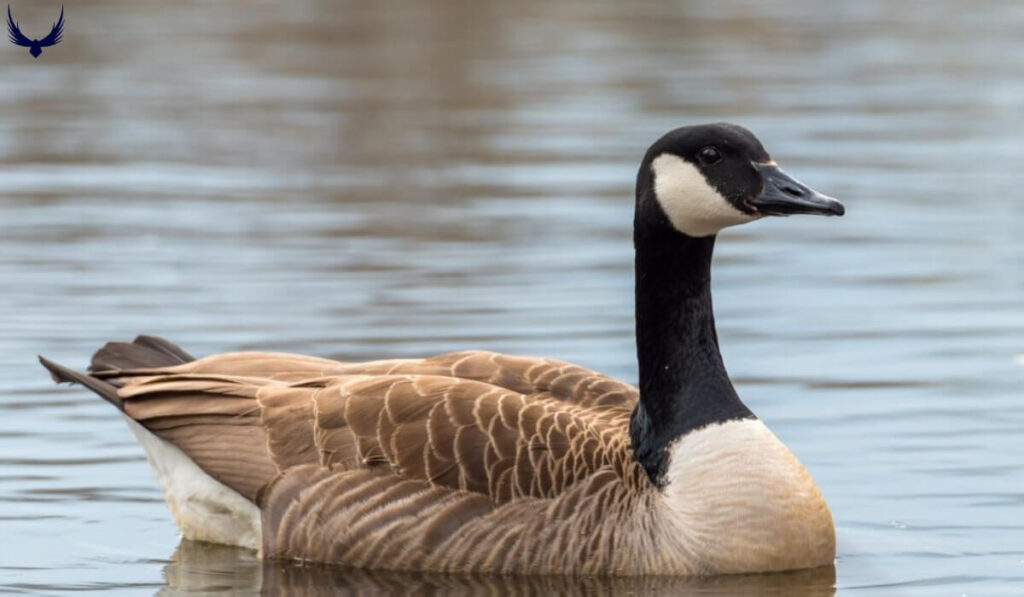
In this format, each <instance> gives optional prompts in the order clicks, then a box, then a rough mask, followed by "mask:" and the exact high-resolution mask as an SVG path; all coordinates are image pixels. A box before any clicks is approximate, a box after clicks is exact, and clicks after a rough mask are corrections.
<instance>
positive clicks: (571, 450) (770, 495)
mask: <svg viewBox="0 0 1024 597" xmlns="http://www.w3.org/2000/svg"><path fill="white" fill-rule="evenodd" d="M843 212H844V209H843V206H842V204H840V203H839V202H838V201H836V200H835V199H832V198H830V197H826V196H824V195H821V194H819V193H817V192H815V191H813V190H811V189H810V188H808V187H807V186H805V185H803V184H802V183H800V182H798V181H797V180H795V179H794V178H792V177H791V176H789V175H788V174H786V173H785V172H784V171H783V170H781V169H780V168H779V167H778V166H777V165H776V164H775V162H773V161H772V159H771V158H770V157H769V156H768V153H767V152H766V151H765V150H764V148H763V147H762V146H761V143H760V142H759V141H758V139H757V138H756V137H755V136H754V135H753V134H752V133H750V132H749V131H747V130H746V129H744V128H741V127H739V126H736V125H731V124H709V125H701V126H691V127H684V128H679V129H676V130H673V131H671V132H669V133H668V134H666V135H665V136H663V137H662V138H661V139H659V140H658V141H656V142H655V143H654V144H653V145H652V146H651V147H650V148H649V149H648V150H647V153H646V155H645V156H644V159H643V162H642V163H641V165H640V171H639V174H638V176H637V185H636V212H635V221H634V244H635V248H636V336H637V355H638V360H639V388H637V387H634V386H632V385H629V384H626V383H623V382H621V381H617V380H614V379H611V378H608V377H605V376H603V375H601V374H599V373H596V372H594V371H590V370H587V369H585V368H583V367H579V366H576V365H572V364H570V363H565V362H561V361H554V360H549V359H543V358H530V357H518V356H507V355H503V354H495V353H490V352H483V351H475V350H474V351H467V352H458V353H452V354H445V355H441V356H435V357H431V358H426V359H395V360H383V361H370V362H363V363H343V362H339V361H333V360H328V359H322V358H316V357H308V356H297V355H290V354H279V353H256V352H239V353H228V354H221V355H213V356H208V357H205V358H202V359H195V358H193V357H192V356H190V355H189V354H188V353H186V352H184V351H183V350H182V349H180V348H178V347H177V346H175V345H174V344H171V343H169V342H167V341H165V340H161V339H159V338H153V337H148V336H140V337H139V338H136V339H135V341H134V342H132V343H110V344H107V345H106V346H104V347H103V348H101V349H100V350H99V351H98V352H97V353H96V354H95V355H94V356H93V358H92V363H91V366H90V368H89V370H90V373H88V374H85V373H79V372H76V371H73V370H70V369H67V368H65V367H62V366H60V365H57V364H55V363H52V362H50V361H47V360H46V359H41V361H42V363H43V365H44V366H46V368H47V369H49V370H50V372H51V373H52V375H53V377H54V379H55V380H56V381H58V382H60V381H69V382H77V383H80V384H82V385H85V386H86V387H88V388H89V389H91V390H92V391H94V392H96V393H97V394H99V395H100V396H102V397H103V398H104V399H106V400H107V401H108V402H110V403H111V404H113V405H114V406H116V407H117V408H118V409H120V410H121V411H122V413H123V414H124V415H125V418H126V420H127V422H128V425H129V427H130V428H131V429H132V431H133V432H134V433H135V435H136V437H137V438H138V440H139V441H140V443H141V444H142V445H143V447H144V448H145V450H146V454H147V456H148V458H149V461H150V464H151V465H152V466H153V468H154V469H155V471H156V475H157V478H158V480H159V482H160V486H161V489H162V491H163V494H164V497H165V499H166V501H167V505H168V507H169V509H170V511H171V514H172V516H173V517H174V519H175V522H176V523H177V524H178V526H179V528H180V529H181V532H182V535H183V536H184V537H186V538H188V539H195V540H202V541H210V542H216V543H226V544H232V545H238V546H243V547H248V548H251V549H257V550H259V551H260V555H261V556H262V557H265V558H286V559H287V558H294V559H302V560H312V561H319V562H330V563H340V564H346V565H351V566H359V567H367V568H389V569H402V570H421V571H448V572H500V573H516V574H551V573H561V574H616V575H637V574H669V575H709V574H724V573H742V572H764V571H775V570H790V569H799V568H811V567H816V566H823V565H828V564H830V563H831V562H832V560H833V558H834V554H835V535H834V528H833V525H832V517H831V514H830V513H829V510H828V507H827V505H826V504H825V501H824V499H823V498H822V496H821V493H820V492H819V491H818V488H817V486H816V485H815V483H814V481H813V480H812V479H811V477H810V476H809V475H808V473H807V471H806V470H805V469H804V467H803V466H802V465H801V464H800V463H799V462H798V461H797V459H796V457H795V456H793V454H792V453H791V452H790V451H789V449H787V448H786V446H785V445H783V444H782V443H781V442H780V441H779V440H778V439H777V438H776V437H775V435H773V434H772V433H771V431H769V430H768V428H767V427H765V425H764V424H763V423H761V421H759V420H758V419H757V418H756V417H755V416H754V414H753V413H752V412H751V411H750V410H749V409H748V408H747V407H746V406H745V405H744V404H743V403H742V402H741V401H740V399H739V397H738V396H737V394H736V391H735V390H734V389H733V386H732V383H731V382H730V381H729V377H728V375H727V374H726V371H725V367H724V365H723V364H722V358H721V355H720V354H719V350H718V339H717V334H716V331H715V322H714V316H713V314H712V307H711V289H710V268H711V255H712V249H713V247H714V244H715V238H716V234H717V233H718V232H719V231H720V230H721V229H722V228H724V227H726V226H732V225H736V224H742V223H745V222H750V221H753V220H756V219H758V218H761V217H762V216H768V215H777V216H784V215H790V214H800V213H806V214H824V215H842V214H843Z"/></svg>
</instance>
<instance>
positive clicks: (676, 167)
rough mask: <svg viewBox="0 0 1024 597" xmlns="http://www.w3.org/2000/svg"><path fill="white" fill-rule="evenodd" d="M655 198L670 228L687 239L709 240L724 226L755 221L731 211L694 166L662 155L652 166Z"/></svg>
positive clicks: (751, 216)
mask: <svg viewBox="0 0 1024 597" xmlns="http://www.w3.org/2000/svg"><path fill="white" fill-rule="evenodd" d="M651 168H652V169H653V171H654V194H655V196H656V197H657V198H658V203H659V204H661V209H662V210H664V212H665V214H666V215H667V216H668V219H669V221H670V222H672V225H673V226H675V228H676V229H677V230H679V231H680V232H682V233H684V234H688V235H690V236H711V235H713V234H717V233H718V231H719V230H721V229H722V228H725V227H727V226H735V225H737V224H744V223H746V222H750V221H753V220H756V219H757V216H754V215H749V214H745V213H743V212H742V211H740V210H738V209H736V208H735V207H733V206H732V205H731V204H730V203H729V202H728V201H727V200H726V199H725V197H722V195H720V194H719V193H718V191H716V190H715V189H714V188H712V187H711V185H710V184H708V181H707V180H706V179H705V178H704V175H703V174H701V173H700V170H698V169H697V167H696V166H694V165H693V164H691V163H689V162H687V161H686V160H684V159H683V158H681V157H679V156H677V155H672V154H668V153H663V154H661V155H659V156H658V157H656V158H654V161H653V162H652V163H651Z"/></svg>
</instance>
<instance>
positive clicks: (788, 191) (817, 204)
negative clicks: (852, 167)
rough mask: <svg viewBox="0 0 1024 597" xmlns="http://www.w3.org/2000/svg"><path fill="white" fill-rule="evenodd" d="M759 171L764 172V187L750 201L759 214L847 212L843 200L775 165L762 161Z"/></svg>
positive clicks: (835, 214)
mask: <svg viewBox="0 0 1024 597" xmlns="http://www.w3.org/2000/svg"><path fill="white" fill-rule="evenodd" d="M757 171H758V172H759V173H760V174H761V180H762V181H763V183H764V188H763V189H762V190H761V194H760V195H758V196H757V197H755V198H754V199H753V200H751V201H750V206H751V207H752V208H753V209H754V210H755V211H756V212H757V213H759V214H762V215H766V216H791V215H794V214H819V215H823V216H841V215H843V214H844V213H846V208H844V207H843V204H842V203H840V202H839V201H837V200H835V199H833V198H832V197H829V196H828V195H822V194H821V193H819V192H817V191H815V190H814V189H812V188H810V187H808V186H807V185H805V184H804V183H802V182H800V181H799V180H797V179H795V178H793V177H792V176H790V175H789V174H786V171H785V170H783V169H782V168H779V167H778V166H776V165H775V164H758V165H757Z"/></svg>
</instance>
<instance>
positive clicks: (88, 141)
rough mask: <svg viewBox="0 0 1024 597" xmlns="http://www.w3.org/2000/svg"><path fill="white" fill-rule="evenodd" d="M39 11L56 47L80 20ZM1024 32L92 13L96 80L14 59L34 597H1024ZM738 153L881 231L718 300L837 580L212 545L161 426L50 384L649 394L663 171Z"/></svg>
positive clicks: (766, 254)
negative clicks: (198, 363)
mask: <svg viewBox="0 0 1024 597" xmlns="http://www.w3.org/2000/svg"><path fill="white" fill-rule="evenodd" d="M14 9H15V12H16V13H17V18H18V20H19V21H20V22H21V24H22V28H23V30H24V31H26V33H27V34H29V33H31V34H35V31H36V30H37V29H39V31H40V33H39V35H43V34H45V31H43V29H45V28H46V27H47V26H49V24H50V23H51V22H52V21H53V20H55V19H56V16H57V12H58V10H59V3H58V2H56V0H46V1H45V2H35V3H33V4H32V5H31V6H27V5H26V6H15V7H14ZM51 13H52V14H51ZM1022 28H1024V6H1022V5H1020V4H1019V3H1015V2H1003V3H997V2H992V3H985V4H984V5H980V4H975V3H970V2H967V1H966V0H963V1H961V0H942V1H934V2H929V3H927V4H925V3H916V2H906V3H890V2H883V1H881V0H872V1H862V2H857V3H828V4H827V5H826V4H825V3H821V4H820V5H811V4H810V3H801V2H797V1H795V0H794V1H792V2H770V3H769V2H761V1H755V0H750V1H745V2H716V3H674V2H644V3H628V4H627V3H619V2H614V1H612V0H607V1H597V2H595V1H592V0H574V1H569V2H560V3H548V2H541V1H535V0H530V1H524V2H493V3H491V2H478V3H459V2H431V3H429V4H428V3H422V2H412V1H407V2H391V1H388V2H374V3H362V2H338V1H336V0H332V1H330V2H328V1H326V0H303V1H300V2H292V3H269V2H259V3H257V2H241V1H237V0H236V1H232V2H219V3H206V2H188V3H183V2H147V3H137V2H129V1H128V0H98V1H95V2H90V3H88V4H83V3H76V4H72V5H69V7H68V10H67V26H66V34H65V41H64V42H63V43H62V44H61V45H60V46H58V47H56V48H51V49H47V50H45V51H44V54H43V56H42V57H40V58H39V59H38V60H33V59H32V58H31V57H29V56H28V55H27V50H26V49H24V48H15V47H14V46H7V47H5V48H4V49H3V50H2V52H3V56H4V58H3V64H4V73H5V76H4V77H2V78H0V95H2V96H3V97H4V98H5V101H4V103H3V104H2V105H0V281H2V283H3V285H2V287H3V290H2V291H0V537H2V539H0V592H14V593H41V594H66V593H80V592H82V591H88V592H94V593H102V594H104V595H106V594H112V595H113V594H139V593H157V592H158V593H161V594H179V593H184V592H188V591H190V590H196V591H198V590H215V589H229V588H230V589H234V590H235V591H236V592H238V593H239V594H244V593H247V592H255V591H259V590H261V589H262V590H263V591H265V592H267V593H269V594H273V593H276V592H285V593H286V592H293V593H297V594H313V593H317V592H319V593H323V594H335V593H337V592H344V591H348V592H349V593H352V594H355V593H356V592H359V594H366V593H369V594H374V593H376V594H386V593H388V592H389V591H404V590H408V589H409V588H410V587H414V588H417V589H419V590H422V591H425V592H433V593H440V594H449V593H462V594H470V593H474V592H477V591H490V592H493V593H516V594H551V593H552V592H560V593H586V594H601V593H607V594H629V593H632V594H651V593H662V594H692V593H697V592H700V593H701V594H705V593H718V594H734V593H736V592H739V591H746V592H747V593H749V594H775V595H778V594H785V595H791V594H806V595H830V594H832V593H833V588H832V587H833V586H835V587H836V589H835V592H836V593H838V594H841V595H847V594H848V595H857V594H863V595H875V594H886V595H893V594H898V595H931V594H942V595H1000V594H1002V595H1011V594H1020V592H1021V591H1024V584H1022V583H1024V524H1022V522H1021V521H1022V516H1021V515H1022V512H1024V458H1022V456H1024V450H1022V441H1021V429H1022V427H1024V392H1022V391H1021V388H1022V387H1024V357H1022V356H1021V353H1024V309H1022V306H1024V267H1022V266H1024V240H1022V235H1021V230H1022V229H1024V215H1022V214H1024V210H1021V208H1020V205H1021V202H1022V200H1024V191H1022V190H1021V189H1022V185H1021V181H1022V180H1024V179H1022V176H1024V175H1022V174H1021V171H1020V164H1021V163H1022V160H1024V144H1022V143H1021V142H1020V139H1021V135H1022V133H1024V110H1022V107H1024V83H1022V81H1024V46H1022V45H1021V44H1020V43H1019V39H1020V37H1019V35H1020V31H1021V30H1022ZM709 120H731V121H737V122H741V123H744V124H746V125H747V126H749V127H750V128H752V129H753V130H755V131H756V132H757V133H758V135H759V136H760V137H761V138H762V140H763V141H764V142H765V144H766V145H767V147H768V148H769V150H770V151H771V152H772V153H773V155H774V157H775V158H776V159H778V161H779V162H780V163H781V164H782V165H783V166H784V167H786V168H788V169H789V170H790V171H792V172H793V173H795V174H796V175H797V176H798V177H800V178H801V179H803V180H804V181H805V182H807V183H809V184H811V185H812V186H814V187H816V188H818V189H820V190H822V191H824V192H827V193H829V194H832V195H835V196H838V197H841V198H842V199H844V200H845V202H846V204H847V208H848V215H847V216H846V217H845V218H843V219H839V220H837V219H829V220H825V219H820V218H802V219H801V218H791V219H788V220H773V221H762V222H758V223H755V224H752V225H749V226H746V227H743V228H740V229H734V230H729V231H727V232H726V233H724V234H723V235H722V237H721V239H720V241H719V249H718V253H717V257H716V260H717V261H716V270H715V289H714V290H715V299H716V310H717V315H718V319H719V330H720V336H721V340H722V344H723V351H724V356H725V361H726V363H727V365H728V367H729V370H730V372H731V374H732V375H733V377H734V379H735V380H736V382H737V386H738V388H739V391H740V394H741V395H742V396H743V397H744V399H745V401H746V402H747V404H748V405H750V406H751V407H752V408H753V410H755V411H756V412H757V413H758V414H759V415H760V416H761V417H762V418H763V419H764V420H765V421H767V422H768V424H769V425H770V426H771V427H772V428H773V429H774V430H775V431H776V433H777V434H778V435H779V436H781V437H782V439H783V440H784V441H785V442H786V443H787V444H788V445H789V446H790V447H791V448H792V449H793V450H794V452H796V454H797V455H798V456H799V457H800V458H801V460H802V461H803V462H804V464H805V465H806V466H807V467H808V469H809V470H810V471H811V472H812V474H813V475H814V476H815V478H816V479H817V480H818V483H819V485H820V486H821V488H822V491H823V492H824V494H825V495H826V497H827V498H828V500H829V503H830V505H831V508H832V511H833V513H834V515H835V519H836V524H837V527H838V537H839V557H838V560H837V562H836V565H835V568H834V569H825V570H823V571H815V572H805V573H799V574H793V575H775V576H755V577H745V578H736V579H717V580H712V581H702V582H695V581H684V580H679V579H645V580H640V581H609V580H607V579H583V580H575V581H568V580H564V579H531V580H522V579H520V580H517V579H503V578H497V579H494V578H491V579H486V578H484V579H479V578H477V579H453V578H447V577H432V576H429V575H382V574H372V573H364V572H358V571H344V570H324V569H320V568H317V567H309V566H307V567H301V566H284V565H280V564H265V565H264V564H260V563H259V562H258V561H256V560H255V559H254V558H253V556H252V554H250V553H248V552H244V551H238V550H232V549H228V548H218V547H211V546H205V545H196V544H191V543H188V542H186V543H182V544H181V545H179V539H178V537H177V533H176V530H175V528H174V526H173V524H172V522H171V520H170V517H169V515H168V513H167V512H166V509H165V506H164V505H163V503H162V501H161V498H160V495H159V492H158V489H157V486H156V483H155V481H154V479H153V476H152V474H151V473H150V471H149V470H148V467H147V465H146V463H145V461H144V459H143V456H142V452H141V450H140V449H139V448H138V447H137V446H136V444H135V441H134V440H133V438H132V436H131V434H130V433H128V432H127V430H126V429H125V428H124V425H123V423H122V422H121V421H120V420H119V418H118V417H117V416H116V415H115V413H114V412H113V411H112V410H111V409H110V408H109V406H108V405H106V404H105V403H103V402H102V401H100V400H98V399H96V398H95V397H93V396H92V395H91V394H88V393H87V392H85V391H84V390H82V389H80V388H57V387H54V386H53V385H52V384H51V383H50V381H49V379H48V377H47V376H46V374H45V372H44V371H43V370H42V369H41V368H40V367H39V366H38V365H37V364H36V363H35V360H34V358H35V355H36V354H46V355H47V356H49V357H51V358H54V359H55V360H57V361H60V362H65V363H67V364H69V365H76V366H81V365H84V364H85V363H86V362H87V358H88V356H89V354H91V352H92V351H93V350H94V349H95V348H97V347H98V346H99V345H100V344H102V343H103V342H105V341H107V340H109V339H128V338H131V337H132V336H133V335H135V334H137V333H140V332H146V333H152V334H159V335H163V336H166V337H168V338H171V339H173V340H175V341H177V342H179V343H181V344H182V345H183V346H184V347H186V348H187V349H188V350H190V351H191V352H194V353H198V354H205V353H209V352H220V351H227V350H237V349H269V350H286V351H296V352H304V353H311V354H318V355H328V356H335V357H340V358H348V359H367V358H374V357H384V356H419V355H429V354H435V353H439V352H444V351H449V350H455V349H462V348H469V347H479V348H489V349H494V350H500V351H507V352H512V353H521V354H537V355H545V356H554V357H559V358H564V359H568V360H572V361H576V362H579V363H582V364H584V365H587V366H590V367H593V368H596V369H599V370H602V371H604V372H607V373H609V374H612V375H615V376H620V377H623V378H625V379H630V380H632V379H635V363H634V357H633V343H632V261H631V260H632V254H631V246H630V226H631V209H632V180H633V177H634V175H635V168H636V164H637V162H638V161H639V158H640V156H641V155H642V152H643V151H644V149H645V148H646V147H647V145H648V144H649V143H650V142H651V141H652V140H653V139H654V138H656V137H657V136H658V135H660V134H661V133H663V132H665V131H666V130H668V129H670V128H673V127H675V126H678V125H681V124H686V123H693V122H702V121H709Z"/></svg>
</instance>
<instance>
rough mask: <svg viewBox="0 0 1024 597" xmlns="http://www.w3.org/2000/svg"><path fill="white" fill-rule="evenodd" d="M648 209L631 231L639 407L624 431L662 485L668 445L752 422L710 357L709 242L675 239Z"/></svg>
mask: <svg viewBox="0 0 1024 597" xmlns="http://www.w3.org/2000/svg"><path fill="white" fill-rule="evenodd" d="M646 199H653V198H651V197H648V198H646ZM654 203H655V201H653V200H648V201H642V202H638V204H637V216H636V218H637V219H636V222H635V227H634V244H635V245H636V345H637V359H638V361H639V364H640V402H639V404H638V405H637V407H636V410H634V411H633V417H632V420H631V421H630V430H629V431H630V437H631V439H632V442H633V454H634V458H636V460H637V461H638V462H639V463H640V464H641V465H643V467H644V469H645V470H646V471H647V475H648V476H649V477H650V479H651V481H652V482H654V483H655V484H656V485H663V483H664V475H665V472H666V468H667V465H668V454H667V452H666V448H667V447H668V445H669V444H670V443H672V441H673V440H675V439H676V438H678V437H680V436H682V435H684V434H686V433H687V432H689V431H692V430H694V429H697V428H700V427H704V426H706V425H709V424H712V423H719V422H723V421H728V420H733V419H743V418H751V417H753V416H754V415H753V413H751V412H750V410H749V409H748V408H747V407H746V406H745V405H744V404H743V403H742V402H741V401H740V399H739V397H738V396H737V395H736V391H735V389H733V387H732V383H731V382H730V381H729V376H728V374H727V373H726V371H725V365H723V363H722V356H721V354H720V353H719V350H718V334H717V332H716V331H715V316H714V313H713V312H712V308H711V255H712V252H713V250H714V247H715V237H714V236H709V237H704V238H693V237H690V236H687V235H685V234H681V233H679V232H678V231H676V230H675V229H674V228H672V227H671V225H670V224H669V223H668V220H667V218H666V217H665V216H664V214H663V213H662V212H661V210H660V209H659V208H656V206H655V205H654Z"/></svg>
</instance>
